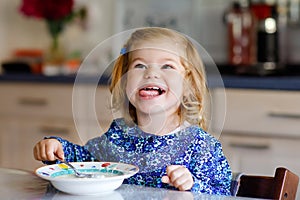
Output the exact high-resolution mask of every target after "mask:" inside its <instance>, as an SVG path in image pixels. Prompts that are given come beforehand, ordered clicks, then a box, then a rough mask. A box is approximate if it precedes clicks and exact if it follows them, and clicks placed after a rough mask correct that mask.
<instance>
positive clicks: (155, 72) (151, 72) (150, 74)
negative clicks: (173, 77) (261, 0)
mask: <svg viewBox="0 0 300 200" xmlns="http://www.w3.org/2000/svg"><path fill="white" fill-rule="evenodd" d="M144 77H145V78H147V79H149V78H159V77H160V74H159V69H158V67H155V66H149V67H148V68H147V69H146V70H145V74H144Z"/></svg>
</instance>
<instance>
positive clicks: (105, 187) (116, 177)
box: [35, 162, 139, 195]
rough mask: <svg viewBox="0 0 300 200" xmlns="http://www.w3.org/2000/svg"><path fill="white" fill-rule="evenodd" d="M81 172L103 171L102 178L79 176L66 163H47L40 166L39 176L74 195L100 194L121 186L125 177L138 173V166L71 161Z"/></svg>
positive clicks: (37, 171)
mask: <svg viewBox="0 0 300 200" xmlns="http://www.w3.org/2000/svg"><path fill="white" fill-rule="evenodd" d="M71 164H72V165H73V166H74V167H75V168H77V169H78V170H79V171H81V172H85V173H101V174H103V175H104V176H103V177H102V178H78V177H76V176H75V175H74V171H73V170H72V169H70V168H69V167H68V166H67V165H65V164H54V165H47V166H43V167H40V168H38V169H37V170H36V171H35V173H36V175H37V176H39V177H41V178H43V179H45V180H48V181H50V182H51V183H52V185H53V186H54V187H55V188H56V189H58V190H60V191H62V192H66V193H69V194H73V195H98V194H104V193H109V192H112V191H113V190H115V189H117V188H118V187H120V186H121V184H122V182H123V180H124V179H125V178H129V177H130V176H133V175H134V174H136V173H137V172H138V171H139V169H138V167H136V166H134V165H130V164H125V163H115V162H71Z"/></svg>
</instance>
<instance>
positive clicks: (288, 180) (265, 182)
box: [237, 167, 299, 200]
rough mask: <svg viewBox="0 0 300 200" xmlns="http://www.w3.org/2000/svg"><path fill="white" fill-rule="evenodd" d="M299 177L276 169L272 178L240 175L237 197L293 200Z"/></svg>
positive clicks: (281, 169)
mask: <svg viewBox="0 0 300 200" xmlns="http://www.w3.org/2000/svg"><path fill="white" fill-rule="evenodd" d="M298 182H299V177H298V176H297V175H296V174H294V173H292V172H291V171H289V170H288V169H286V168H283V167H279V168H277V169H276V172H275V176H274V177H268V176H252V175H242V176H241V177H240V183H239V188H238V191H237V196H241V197H253V198H265V199H276V200H295V199H296V193H297V188H298Z"/></svg>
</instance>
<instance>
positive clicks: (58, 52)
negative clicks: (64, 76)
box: [44, 35, 65, 75]
mask: <svg viewBox="0 0 300 200" xmlns="http://www.w3.org/2000/svg"><path fill="white" fill-rule="evenodd" d="M64 62H65V51H64V48H63V45H62V44H61V43H60V41H59V35H57V36H56V37H52V42H51V45H50V47H49V49H48V52H47V53H46V58H45V66H44V73H45V74H46V75H57V74H60V73H61V71H62V68H63V64H64Z"/></svg>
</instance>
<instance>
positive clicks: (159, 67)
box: [126, 48, 185, 116]
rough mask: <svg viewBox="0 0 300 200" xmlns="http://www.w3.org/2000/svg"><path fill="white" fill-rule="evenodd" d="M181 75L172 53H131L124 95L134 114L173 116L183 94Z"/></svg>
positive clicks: (177, 62) (181, 70)
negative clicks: (160, 113)
mask: <svg viewBox="0 0 300 200" xmlns="http://www.w3.org/2000/svg"><path fill="white" fill-rule="evenodd" d="M184 72H185V69H184V67H183V66H182V64H181V62H180V57H179V56H178V55H175V54H174V53H170V52H168V51H165V50H160V49H154V48H146V49H140V50H135V51H133V52H132V53H131V62H130V64H129V70H128V74H127V85H126V94H127V96H128V99H129V101H130V102H131V104H132V105H134V106H135V108H136V111H137V114H155V113H159V112H164V114H166V115H167V116H169V115H170V114H174V113H175V112H176V111H177V110H178V107H179V105H180V99H181V96H182V94H183V75H184Z"/></svg>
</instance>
